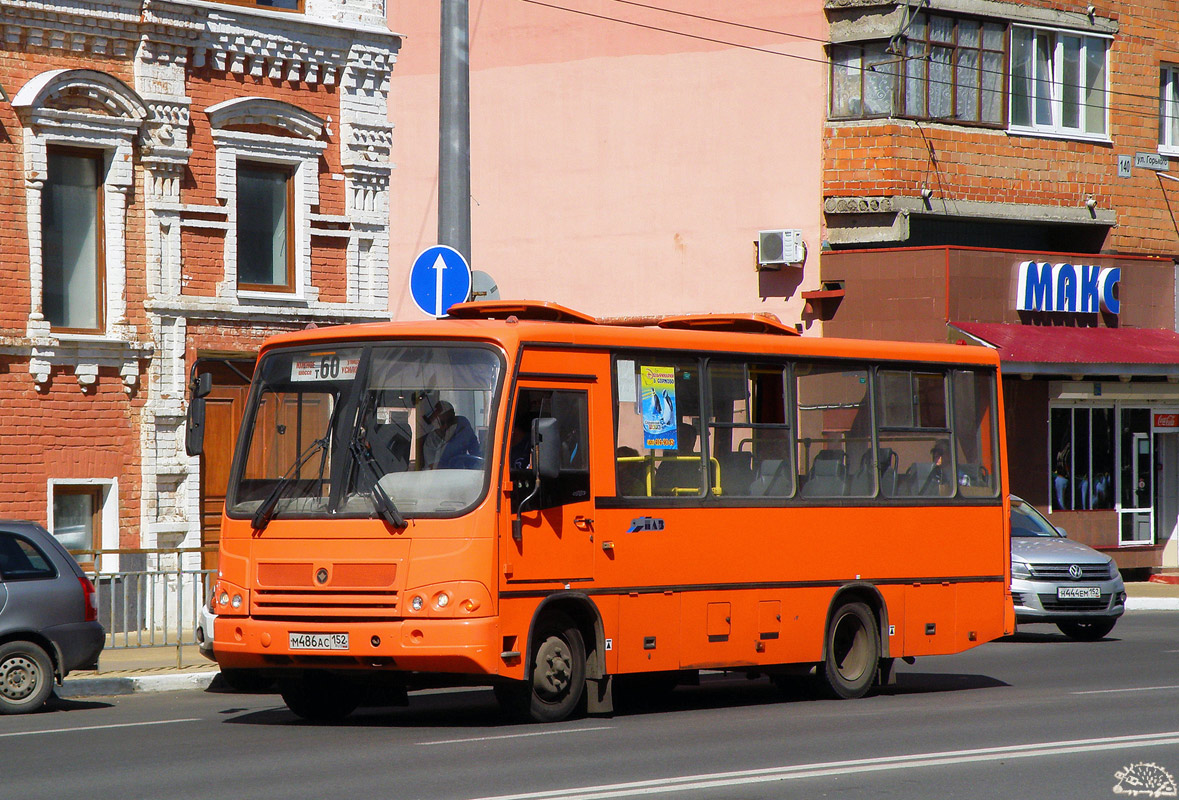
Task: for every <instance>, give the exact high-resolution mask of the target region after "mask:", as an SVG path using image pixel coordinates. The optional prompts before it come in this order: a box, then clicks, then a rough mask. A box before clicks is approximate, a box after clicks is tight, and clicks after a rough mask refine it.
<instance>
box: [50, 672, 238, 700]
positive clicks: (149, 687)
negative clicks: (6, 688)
mask: <svg viewBox="0 0 1179 800" xmlns="http://www.w3.org/2000/svg"><path fill="white" fill-rule="evenodd" d="M219 674H220V673H219V672H217V671H216V670H213V671H211V672H208V671H206V672H181V673H177V674H175V675H140V676H136V677H110V678H66V679H65V680H64V681H63V682H62V685H61V686H57V687H55V691H56V693H57V696H58V697H63V698H76V697H105V696H108V695H120V694H136V693H140V692H175V691H180V690H184V689H199V690H201V691H204V690H205V689H208V688H209V684H211V683H212V682H213V679H214V678H216V677H217V676H218V675H219Z"/></svg>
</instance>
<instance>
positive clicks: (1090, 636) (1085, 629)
mask: <svg viewBox="0 0 1179 800" xmlns="http://www.w3.org/2000/svg"><path fill="white" fill-rule="evenodd" d="M1117 622H1118V621H1117V620H1116V619H1095V620H1092V621H1085V622H1058V623H1056V627H1058V628H1060V632H1061V633H1063V634H1064V635H1065V636H1067V637H1069V638H1070V639H1076V640H1077V641H1078V642H1096V641H1097V640H1098V639H1104V638H1105V636H1106V634H1108V633H1109V632H1110V631H1112V630H1113V629H1114V625H1116V624H1117Z"/></svg>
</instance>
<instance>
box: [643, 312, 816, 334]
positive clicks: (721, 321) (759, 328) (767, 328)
mask: <svg viewBox="0 0 1179 800" xmlns="http://www.w3.org/2000/svg"><path fill="white" fill-rule="evenodd" d="M658 325H659V327H660V328H674V329H679V330H699V331H728V332H730V333H777V334H781V335H783V336H798V335H799V333H798V331H797V330H796V329H795V328H794V326H792V325H787V324H786V323H785V322H783V321H782V320H780V319H778V318H777V317H776V316H774V315H773V314H768V313H764V312H762V313H757V314H690V315H687V316H682V317H664V318H663V319H661V320H659V323H658Z"/></svg>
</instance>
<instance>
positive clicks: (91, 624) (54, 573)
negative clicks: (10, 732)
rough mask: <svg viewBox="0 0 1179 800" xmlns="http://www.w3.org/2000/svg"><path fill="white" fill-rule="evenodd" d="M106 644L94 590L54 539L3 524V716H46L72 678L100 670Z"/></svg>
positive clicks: (30, 526) (22, 525)
mask: <svg viewBox="0 0 1179 800" xmlns="http://www.w3.org/2000/svg"><path fill="white" fill-rule="evenodd" d="M105 642H106V637H105V634H104V632H103V629H102V625H101V624H99V622H98V603H97V599H96V597H95V594H94V584H93V583H91V582H90V579H89V578H87V577H86V574H85V573H84V572H83V571H82V568H81V567H80V566H78V564H77V562H76V561H74V559H73V557H71V556H70V554H69V552H67V551H66V549H65V548H64V547H63V546H62V545H61V543H60V542H58V541H57V539H55V538H53V536H52V534H50V533H49V532H48V531H46V530H45V529H44V528H42V527H41V526H40V525H38V524H36V523H34V522H23V521H18V520H0V714H21V713H24V712H28V711H34V710H36V709H38V708H40V707H41V706H42V705H43V704H44V703H45V701H46V700H47V699H48V698H49V694H50V693H51V692H52V691H53V684H54V682H55V681H57V682H60V681H61V680H62V679H63V678H64V677H65V676H66V675H67V674H69V672H70V671H71V670H78V669H94V668H96V667H97V666H98V655H99V653H101V652H102V647H103V644H104V643H105Z"/></svg>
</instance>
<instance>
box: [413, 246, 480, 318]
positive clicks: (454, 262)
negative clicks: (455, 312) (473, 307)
mask: <svg viewBox="0 0 1179 800" xmlns="http://www.w3.org/2000/svg"><path fill="white" fill-rule="evenodd" d="M409 293H410V295H411V296H412V297H413V301H414V304H415V305H416V306H417V307H418V308H419V309H420V310H421V312H422V313H423V314H426V315H428V316H431V317H443V316H446V311H447V309H449V308H450V307H451V306H453V305H454V304H455V303H464V302H466V300H467V297H468V296H469V295H470V293H471V268H470V266H468V264H467V260H466V259H465V258H463V256H462V254H461V253H460V252H459V251H458V250H455V249H454V248H453V247H448V246H446V245H444V244H439V245H435V246H433V247H427V248H426V249H425V250H423V251H422V252H421V253H419V254H418V257H417V258H415V259H414V260H413V267H412V268H411V269H410V271H409Z"/></svg>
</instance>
